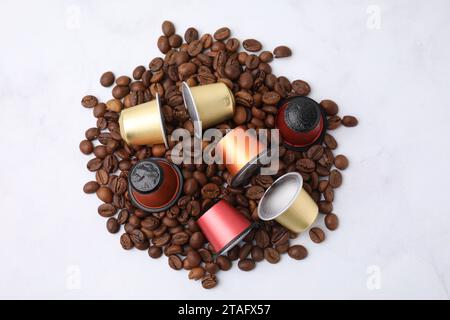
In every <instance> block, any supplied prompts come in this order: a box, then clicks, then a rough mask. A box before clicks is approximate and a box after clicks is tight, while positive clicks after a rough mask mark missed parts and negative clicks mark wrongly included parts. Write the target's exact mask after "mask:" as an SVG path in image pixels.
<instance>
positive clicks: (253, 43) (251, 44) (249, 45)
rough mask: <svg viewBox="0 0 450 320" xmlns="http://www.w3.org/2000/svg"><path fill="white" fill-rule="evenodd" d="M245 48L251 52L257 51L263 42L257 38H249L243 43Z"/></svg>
mask: <svg viewBox="0 0 450 320" xmlns="http://www.w3.org/2000/svg"><path fill="white" fill-rule="evenodd" d="M242 45H243V46H244V49H245V50H247V51H250V52H257V51H260V50H261V49H262V45H261V42H259V41H258V40H255V39H247V40H244V42H243V43H242Z"/></svg>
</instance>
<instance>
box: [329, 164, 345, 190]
mask: <svg viewBox="0 0 450 320" xmlns="http://www.w3.org/2000/svg"><path fill="white" fill-rule="evenodd" d="M328 183H329V184H330V186H331V187H332V188H334V189H336V188H339V187H340V186H341V185H342V175H341V173H340V172H339V171H338V170H335V169H333V170H331V172H330V179H329V181H328Z"/></svg>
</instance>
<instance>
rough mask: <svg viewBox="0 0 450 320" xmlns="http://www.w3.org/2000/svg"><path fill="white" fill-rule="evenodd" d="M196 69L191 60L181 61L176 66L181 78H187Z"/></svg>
mask: <svg viewBox="0 0 450 320" xmlns="http://www.w3.org/2000/svg"><path fill="white" fill-rule="evenodd" d="M196 71H197V66H196V65H195V64H193V63H192V62H187V63H183V64H182V65H180V66H179V67H178V73H179V75H180V78H181V79H187V78H189V77H190V76H192V75H193V74H194V73H195V72H196Z"/></svg>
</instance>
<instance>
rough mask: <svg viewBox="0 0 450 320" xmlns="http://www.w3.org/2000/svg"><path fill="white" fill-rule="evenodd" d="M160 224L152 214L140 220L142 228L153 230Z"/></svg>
mask: <svg viewBox="0 0 450 320" xmlns="http://www.w3.org/2000/svg"><path fill="white" fill-rule="evenodd" d="M160 224H161V222H160V220H159V219H158V218H157V217H154V216H148V217H146V218H144V219H143V220H142V221H141V226H142V228H144V229H148V230H155V229H156V228H158V227H159V226H160Z"/></svg>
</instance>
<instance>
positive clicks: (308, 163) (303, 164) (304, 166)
mask: <svg viewBox="0 0 450 320" xmlns="http://www.w3.org/2000/svg"><path fill="white" fill-rule="evenodd" d="M295 166H296V168H297V170H298V171H300V172H302V173H311V172H313V171H314V170H315V169H316V164H315V163H314V161H312V160H311V159H306V158H305V159H299V160H297V162H296V163H295Z"/></svg>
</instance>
